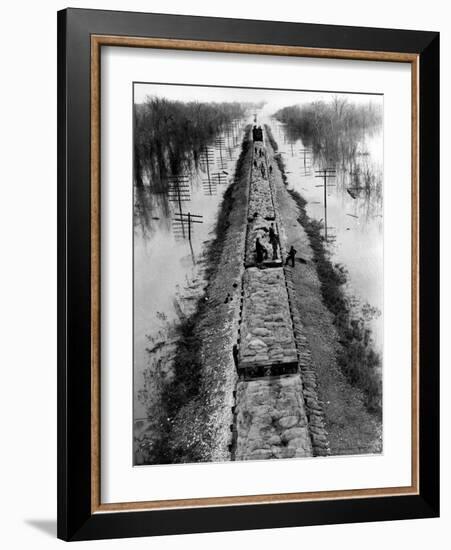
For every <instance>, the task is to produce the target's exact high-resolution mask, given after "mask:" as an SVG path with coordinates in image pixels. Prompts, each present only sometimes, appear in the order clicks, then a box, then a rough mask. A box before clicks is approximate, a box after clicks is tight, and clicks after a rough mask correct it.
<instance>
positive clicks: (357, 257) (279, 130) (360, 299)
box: [265, 118, 383, 352]
mask: <svg viewBox="0 0 451 550" xmlns="http://www.w3.org/2000/svg"><path fill="white" fill-rule="evenodd" d="M265 122H266V123H267V124H268V125H269V126H270V127H271V129H272V133H273V136H274V138H275V140H276V142H277V143H278V146H279V152H280V153H281V154H282V158H283V161H284V164H285V168H286V174H287V180H288V186H289V188H291V189H294V190H295V191H297V192H298V193H299V194H300V195H302V196H303V197H304V199H306V201H307V205H306V209H307V214H308V215H309V217H310V218H312V219H315V220H317V221H320V222H321V223H322V225H323V236H324V237H325V239H326V240H325V245H326V250H327V251H328V253H329V255H330V259H331V261H332V262H333V263H336V264H340V265H341V266H343V267H344V268H345V270H346V271H347V277H348V282H347V283H346V287H345V291H346V295H347V297H348V298H349V301H350V303H351V307H352V311H353V314H354V315H355V316H356V317H363V318H365V319H366V320H367V323H368V326H369V327H370V329H371V331H372V337H373V342H374V346H375V349H376V350H377V351H379V352H381V351H382V347H383V323H382V308H383V203H382V175H383V139H382V132H377V133H375V134H373V135H371V136H369V135H366V136H363V137H362V140H361V141H360V142H359V143H358V148H357V155H356V157H355V159H354V167H353V171H352V173H350V171H348V170H344V169H343V168H341V167H339V166H337V167H336V173H335V177H330V178H329V177H328V178H326V185H327V187H326V206H327V208H325V197H324V177H316V176H320V174H318V173H316V171H318V170H321V169H323V168H325V166H324V165H323V162H322V161H321V160H320V159H315V158H314V157H313V155H312V153H309V152H308V151H307V152H304V150H305V149H306V147H305V145H304V144H303V142H302V140H301V139H299V140H297V141H292V142H290V141H289V140H288V139H287V132H286V130H285V127H284V125H283V124H281V123H279V122H278V121H276V120H274V119H272V118H268V119H267V120H265ZM307 149H308V148H307ZM363 174H371V176H372V177H374V180H373V182H372V187H371V189H370V190H367V189H359V178H360V185H361V180H362V177H361V176H362V175H363ZM325 220H327V223H326V222H325ZM326 227H327V235H326Z"/></svg>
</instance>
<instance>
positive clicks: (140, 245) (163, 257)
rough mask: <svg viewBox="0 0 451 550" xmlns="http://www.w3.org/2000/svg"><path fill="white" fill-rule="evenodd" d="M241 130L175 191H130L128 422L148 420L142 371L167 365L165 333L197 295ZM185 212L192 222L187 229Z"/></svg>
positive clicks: (228, 135)
mask: <svg viewBox="0 0 451 550" xmlns="http://www.w3.org/2000/svg"><path fill="white" fill-rule="evenodd" d="M243 128H244V121H236V122H235V123H234V125H233V127H231V128H229V129H228V131H227V132H224V133H222V134H221V135H219V136H218V138H217V140H216V142H214V143H213V144H212V145H211V146H208V147H207V148H206V151H205V153H204V155H203V156H202V157H201V158H200V163H199V166H198V168H197V169H194V170H193V171H192V172H191V173H190V172H186V173H184V174H183V175H182V176H181V177H180V178H179V179H178V182H179V183H178V184H177V183H176V184H175V186H177V185H178V187H179V189H177V190H176V192H171V191H167V192H163V193H160V194H156V193H154V192H152V191H151V188H150V187H149V186H148V185H144V187H143V188H142V189H139V190H135V228H134V418H135V420H137V419H144V418H145V417H146V414H147V411H146V406H147V404H146V402H147V398H148V396H147V395H143V389H144V385H145V371H146V369H147V368H148V367H149V366H150V364H151V363H155V362H156V361H158V360H160V359H163V360H164V361H166V362H168V359H169V362H170V354H171V344H172V341H171V333H172V330H171V326H172V325H173V323H176V322H177V321H178V320H179V319H180V318H181V317H183V316H184V315H188V314H190V313H192V311H193V308H194V307H195V305H196V301H197V299H198V298H199V296H200V295H201V294H202V291H203V289H204V286H205V277H204V267H205V266H204V262H203V254H204V252H205V249H206V246H207V244H208V242H209V240H210V239H211V237H212V233H213V231H214V228H215V224H216V221H217V216H218V211H219V206H220V204H221V201H222V197H223V194H224V191H225V190H226V188H227V187H228V185H229V184H230V182H231V181H232V180H233V177H234V170H235V163H236V160H237V157H238V155H239V151H240V145H241V141H242V134H243ZM179 198H180V200H179ZM181 212H182V216H180V213H181ZM188 212H189V213H190V214H191V215H193V217H192V220H191V227H189V224H188V216H187V214H188ZM198 216H201V217H198ZM190 217H191V216H190ZM180 220H181V221H180ZM199 222H201V223H199ZM188 232H190V237H191V238H189V235H188ZM149 351H150V352H149ZM168 354H169V355H168ZM163 368H164V367H163Z"/></svg>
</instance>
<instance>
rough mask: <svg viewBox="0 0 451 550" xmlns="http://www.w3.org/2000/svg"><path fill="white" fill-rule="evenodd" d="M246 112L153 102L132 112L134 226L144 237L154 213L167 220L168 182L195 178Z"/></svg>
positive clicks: (236, 106) (237, 107)
mask: <svg viewBox="0 0 451 550" xmlns="http://www.w3.org/2000/svg"><path fill="white" fill-rule="evenodd" d="M249 106H250V105H247V104H241V103H236V102H235V103H198V102H189V103H185V102H182V101H170V100H167V99H160V98H156V97H148V98H147V100H146V101H145V102H144V103H141V104H136V105H135V106H134V149H133V154H134V187H135V216H136V218H137V220H136V221H135V226H136V225H138V226H140V227H142V228H143V230H144V231H149V229H150V227H151V221H152V218H151V216H152V215H155V212H157V213H158V215H161V216H163V217H168V216H169V213H170V207H169V203H168V190H169V185H170V178H171V177H173V176H179V175H182V174H183V175H189V176H191V175H194V174H196V173H197V172H198V170H199V168H200V166H201V162H202V155H203V154H204V153H205V149H206V147H207V146H208V145H210V144H212V143H213V142H214V139H215V138H216V137H217V136H218V134H220V133H221V132H223V131H225V130H226V129H227V128H228V126H229V125H231V124H232V122H233V121H234V120H237V119H241V118H242V117H243V116H244V115H245V113H246V110H247V109H248V108H249ZM154 197H159V198H158V199H156V198H155V199H154ZM155 207H156V208H157V209H156V210H155Z"/></svg>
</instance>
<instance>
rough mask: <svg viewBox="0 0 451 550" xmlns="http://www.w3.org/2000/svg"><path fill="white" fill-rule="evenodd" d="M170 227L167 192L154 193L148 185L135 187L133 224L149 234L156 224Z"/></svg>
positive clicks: (145, 234) (144, 233) (137, 228)
mask: <svg viewBox="0 0 451 550" xmlns="http://www.w3.org/2000/svg"><path fill="white" fill-rule="evenodd" d="M162 224H163V225H164V226H165V228H166V229H167V230H169V229H170V205H169V201H168V196H167V194H166V193H154V192H152V188H151V187H150V186H148V185H145V186H143V187H135V189H134V207H133V225H134V229H135V230H139V231H140V232H141V234H142V235H143V236H147V235H148V234H149V233H150V231H151V230H152V227H155V225H159V226H161V225H162Z"/></svg>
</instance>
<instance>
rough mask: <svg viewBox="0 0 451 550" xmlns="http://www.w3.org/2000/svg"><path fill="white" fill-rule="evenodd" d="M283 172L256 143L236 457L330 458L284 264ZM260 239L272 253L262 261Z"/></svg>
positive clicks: (238, 365) (242, 309)
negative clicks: (273, 236) (272, 235)
mask: <svg viewBox="0 0 451 550" xmlns="http://www.w3.org/2000/svg"><path fill="white" fill-rule="evenodd" d="M268 156H270V158H268ZM270 167H271V169H270ZM277 170H278V166H277V164H276V163H275V162H274V159H273V156H272V153H271V152H270V151H268V150H267V148H266V147H265V145H264V142H254V143H253V148H252V162H251V170H250V174H249V181H248V185H249V202H248V219H247V230H246V244H245V254H244V268H245V269H244V274H243V277H242V289H241V304H240V320H239V336H238V342H237V344H236V349H235V353H234V356H235V363H236V368H237V371H238V382H237V387H236V391H235V394H234V395H235V405H234V407H233V409H232V412H233V425H232V426H231V429H232V445H231V456H232V460H260V459H275V458H296V457H308V456H318V455H322V456H323V455H327V454H329V445H328V440H327V433H326V430H325V428H324V421H323V413H322V408H321V404H320V402H319V400H318V396H317V383H316V373H315V369H314V367H313V364H312V359H311V354H310V350H309V348H308V343H307V340H306V338H305V336H304V331H303V327H302V321H301V319H300V317H299V315H298V313H297V307H296V296H295V291H294V286H293V283H292V271H291V270H292V268H290V267H288V266H285V265H284V262H283V259H284V258H285V257H286V247H285V242H284V239H283V237H282V235H283V227H282V223H281V220H280V217H279V215H278V209H277V204H276V193H275V188H274V185H275V178H274V174H275V172H276V171H277ZM271 225H272V227H273V229H274V230H275V231H276V233H277V234H278V235H279V245H278V246H277V247H276V249H275V250H274V249H273V247H272V246H271V244H270V243H269V239H268V236H269V231H270V228H271ZM257 238H259V239H260V242H261V243H262V244H263V246H265V247H266V248H267V252H268V256H267V258H264V259H263V261H262V262H259V263H257V259H256V257H255V241H256V239H257ZM274 253H275V254H274Z"/></svg>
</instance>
